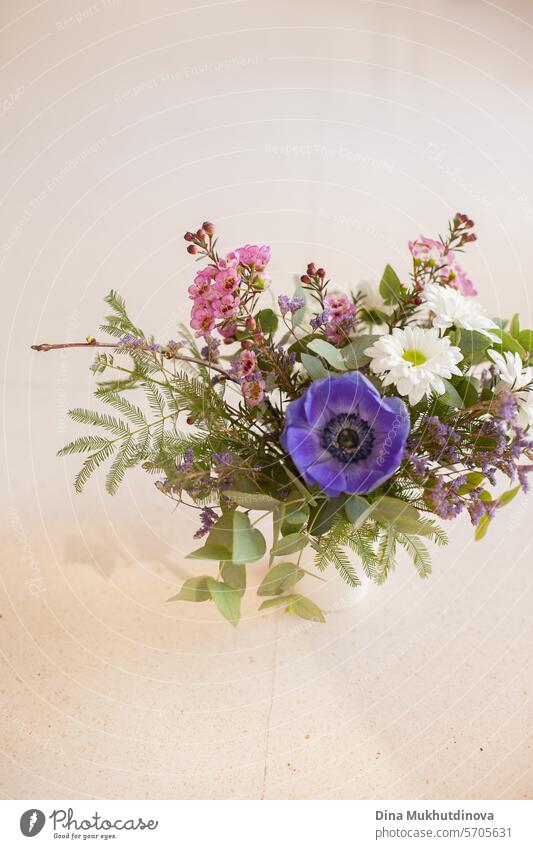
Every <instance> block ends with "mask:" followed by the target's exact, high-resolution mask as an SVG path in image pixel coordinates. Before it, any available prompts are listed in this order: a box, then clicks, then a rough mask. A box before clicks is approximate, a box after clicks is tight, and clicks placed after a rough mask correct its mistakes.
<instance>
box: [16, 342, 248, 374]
mask: <svg viewBox="0 0 533 849" xmlns="http://www.w3.org/2000/svg"><path fill="white" fill-rule="evenodd" d="M62 348H115V350H118V351H127V350H128V348H127V347H126V346H125V345H124V346H122V345H117V344H115V343H113V342H96V341H95V342H57V343H49V342H42V343H41V344H40V345H32V346H31V349H32V351H59V350H61V349H62ZM135 350H136V351H150V350H151V348H150V346H149V345H146V347H143V346H142V345H139V346H138V347H136V348H135ZM169 353H170V357H171V358H172V359H173V360H182V361H183V362H186V363H195V364H196V365H197V366H203V367H204V368H210V369H213V371H217V372H218V373H219V374H221V375H223V376H224V377H225V378H226V380H231V381H233V382H234V383H238V382H239V381H238V380H237V379H236V378H234V377H233V376H232V375H231V374H230V373H229V372H228V371H226V370H225V369H223V368H220V366H217V365H215V364H214V363H212V362H209V363H206V362H204V361H203V360H199V359H197V358H196V357H187V356H185V354H175V353H171V352H169Z"/></svg>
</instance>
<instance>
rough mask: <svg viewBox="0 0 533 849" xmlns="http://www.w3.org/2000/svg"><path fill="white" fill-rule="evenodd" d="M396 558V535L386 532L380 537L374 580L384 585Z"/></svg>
mask: <svg viewBox="0 0 533 849" xmlns="http://www.w3.org/2000/svg"><path fill="white" fill-rule="evenodd" d="M395 558H396V535H395V534H394V532H393V531H390V530H386V531H383V533H382V534H381V535H380V537H379V540H378V545H377V553H376V573H375V577H374V580H375V581H376V583H378V584H382V583H383V582H384V581H385V580H386V579H387V577H388V575H389V572H390V571H391V569H393V568H394V564H395Z"/></svg>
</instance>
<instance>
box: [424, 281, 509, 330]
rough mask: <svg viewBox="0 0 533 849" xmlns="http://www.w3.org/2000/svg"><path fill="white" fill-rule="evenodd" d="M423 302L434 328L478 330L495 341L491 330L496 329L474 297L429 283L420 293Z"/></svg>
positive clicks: (448, 287) (449, 287)
mask: <svg viewBox="0 0 533 849" xmlns="http://www.w3.org/2000/svg"><path fill="white" fill-rule="evenodd" d="M420 297H421V298H422V301H423V302H424V303H425V304H426V306H427V307H428V308H429V310H430V312H431V314H432V317H431V320H432V323H433V327H437V328H439V329H440V330H447V329H448V327H453V326H455V327H462V328H464V329H465V330H477V331H478V332H479V333H484V334H485V335H486V336H489V337H490V338H491V339H495V338H496V337H494V336H493V335H492V334H491V333H489V332H488V331H489V330H493V329H495V328H496V325H495V324H494V322H493V321H492V319H490V318H488V317H487V316H486V315H485V314H484V312H483V307H482V306H481V304H480V303H479V302H478V301H476V300H475V298H472V297H466V296H465V295H463V294H462V293H461V292H460V291H459V290H458V289H454V288H452V287H451V286H439V285H437V284H436V283H429V284H428V285H427V286H426V287H425V288H424V291H423V292H421V293H420Z"/></svg>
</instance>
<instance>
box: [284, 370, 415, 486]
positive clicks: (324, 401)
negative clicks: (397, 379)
mask: <svg viewBox="0 0 533 849" xmlns="http://www.w3.org/2000/svg"><path fill="white" fill-rule="evenodd" d="M408 433H409V414H408V412H407V408H406V406H405V404H404V403H403V401H401V400H400V399H399V398H390V397H388V398H384V397H382V396H381V395H380V394H379V392H378V390H377V389H376V388H375V386H374V385H373V384H372V383H370V381H369V380H368V379H367V378H366V377H364V375H362V374H361V373H360V372H357V371H354V372H350V373H347V374H343V375H340V376H338V377H327V378H325V379H324V380H316V381H315V382H314V383H312V384H311V386H310V387H309V388H308V389H306V390H305V392H304V393H303V394H302V395H301V397H300V398H297V399H296V400H295V401H292V402H291V403H290V404H289V406H288V407H287V411H286V420H285V429H284V431H283V434H282V437H281V442H282V445H283V447H284V448H285V450H286V451H287V452H288V453H289V454H290V456H291V458H292V460H293V462H294V464H295V466H296V467H297V469H298V470H299V472H300V473H301V475H302V477H303V478H304V480H305V481H306V482H307V483H308V484H310V485H311V484H317V485H318V486H319V488H320V489H321V490H322V491H323V492H325V493H326V494H327V495H331V496H336V495H340V493H341V492H346V493H365V492H371V491H372V490H373V489H376V487H378V486H380V484H382V483H383V482H384V481H386V480H387V479H388V478H390V477H391V475H392V474H394V472H395V471H396V469H397V468H398V467H399V465H400V463H401V461H402V456H403V453H404V448H405V443H406V440H407V436H408Z"/></svg>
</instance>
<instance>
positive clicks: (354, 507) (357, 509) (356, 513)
mask: <svg viewBox="0 0 533 849" xmlns="http://www.w3.org/2000/svg"><path fill="white" fill-rule="evenodd" d="M373 509H374V506H373V505H372V504H369V503H368V501H367V500H366V499H365V498H361V496H360V495H350V497H349V498H348V499H347V500H346V501H345V502H344V512H345V513H346V518H347V519H348V521H349V522H351V523H352V525H354V526H355V528H360V527H361V525H363V524H364V523H365V522H366V520H367V519H368V517H369V516H370V514H371V513H372V511H373Z"/></svg>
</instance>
